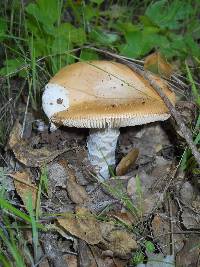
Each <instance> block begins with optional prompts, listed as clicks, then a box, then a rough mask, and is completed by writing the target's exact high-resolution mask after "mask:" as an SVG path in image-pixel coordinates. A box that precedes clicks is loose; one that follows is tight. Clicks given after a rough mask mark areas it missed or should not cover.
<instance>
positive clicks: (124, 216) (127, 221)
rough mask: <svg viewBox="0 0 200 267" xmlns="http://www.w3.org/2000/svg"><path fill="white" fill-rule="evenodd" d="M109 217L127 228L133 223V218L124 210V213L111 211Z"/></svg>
mask: <svg viewBox="0 0 200 267" xmlns="http://www.w3.org/2000/svg"><path fill="white" fill-rule="evenodd" d="M108 215H109V217H111V218H114V219H117V220H118V221H120V222H121V223H122V224H124V225H127V226H129V227H131V226H132V224H133V223H135V222H136V221H135V217H134V216H133V215H132V214H131V213H130V212H128V211H126V210H125V209H124V211H113V212H109V214H108Z"/></svg>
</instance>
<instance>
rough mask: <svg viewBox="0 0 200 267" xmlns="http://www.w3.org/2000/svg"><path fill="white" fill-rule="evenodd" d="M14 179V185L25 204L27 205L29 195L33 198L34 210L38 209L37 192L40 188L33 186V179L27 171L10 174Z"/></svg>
mask: <svg viewBox="0 0 200 267" xmlns="http://www.w3.org/2000/svg"><path fill="white" fill-rule="evenodd" d="M9 175H10V176H11V177H13V178H14V185H15V188H16V191H17V193H18V195H19V196H20V197H21V199H22V201H23V203H24V204H25V203H26V200H27V197H28V195H31V196H32V201H33V208H34V209H35V207H36V199H37V190H38V188H37V187H36V186H35V185H33V184H32V179H31V176H30V174H29V173H28V172H27V171H23V172H14V173H11V174H9Z"/></svg>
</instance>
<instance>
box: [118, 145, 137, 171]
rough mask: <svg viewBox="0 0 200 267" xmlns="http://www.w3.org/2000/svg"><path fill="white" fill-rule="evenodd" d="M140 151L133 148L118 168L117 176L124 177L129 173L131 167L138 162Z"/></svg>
mask: <svg viewBox="0 0 200 267" xmlns="http://www.w3.org/2000/svg"><path fill="white" fill-rule="evenodd" d="M138 155H139V149H137V148H133V149H132V150H131V151H130V152H129V153H128V154H127V155H126V156H125V157H123V158H122V159H121V161H120V162H119V164H118V165H117V168H116V175H117V176H122V175H124V174H126V173H127V172H128V170H129V169H130V167H131V166H132V165H133V164H134V163H135V162H136V160H137V158H138Z"/></svg>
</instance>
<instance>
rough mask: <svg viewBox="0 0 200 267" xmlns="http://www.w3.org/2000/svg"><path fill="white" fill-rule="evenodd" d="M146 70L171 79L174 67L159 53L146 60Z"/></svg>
mask: <svg viewBox="0 0 200 267" xmlns="http://www.w3.org/2000/svg"><path fill="white" fill-rule="evenodd" d="M144 68H145V69H146V70H149V71H151V72H153V73H155V74H158V75H160V76H163V77H165V78H170V77H171V75H172V73H173V68H172V66H171V65H170V64H169V63H168V62H167V60H166V59H165V58H164V57H163V56H161V54H160V53H159V52H155V53H153V54H151V55H149V56H148V57H146V58H145V61H144Z"/></svg>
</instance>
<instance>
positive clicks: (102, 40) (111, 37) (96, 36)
mask: <svg viewBox="0 0 200 267" xmlns="http://www.w3.org/2000/svg"><path fill="white" fill-rule="evenodd" d="M89 37H90V38H91V39H92V40H93V41H95V42H96V43H97V44H102V45H111V44H113V43H115V42H116V41H118V40H119V36H118V34H116V33H110V32H106V31H103V30H102V29H100V28H95V29H93V30H92V31H91V32H90V35H89Z"/></svg>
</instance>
